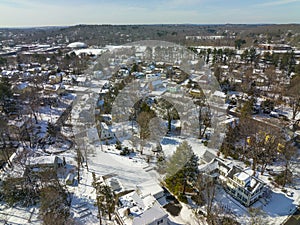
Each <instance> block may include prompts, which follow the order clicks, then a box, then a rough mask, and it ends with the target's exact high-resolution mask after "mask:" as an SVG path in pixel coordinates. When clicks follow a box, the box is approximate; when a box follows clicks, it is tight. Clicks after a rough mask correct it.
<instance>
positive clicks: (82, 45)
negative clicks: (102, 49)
mask: <svg viewBox="0 0 300 225" xmlns="http://www.w3.org/2000/svg"><path fill="white" fill-rule="evenodd" d="M67 47H68V48H86V47H87V44H85V43H83V42H73V43H71V44H69V45H68V46H67Z"/></svg>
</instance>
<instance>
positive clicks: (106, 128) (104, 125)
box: [101, 122, 109, 130]
mask: <svg viewBox="0 0 300 225" xmlns="http://www.w3.org/2000/svg"><path fill="white" fill-rule="evenodd" d="M101 129H104V130H109V128H108V126H107V124H106V123H104V122H101Z"/></svg>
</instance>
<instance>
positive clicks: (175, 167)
mask: <svg viewBox="0 0 300 225" xmlns="http://www.w3.org/2000/svg"><path fill="white" fill-rule="evenodd" d="M166 171H167V179H166V184H167V187H168V188H169V189H170V190H171V191H172V192H173V193H174V194H175V195H179V196H180V195H184V194H185V191H186V188H187V187H188V185H189V184H191V183H193V182H194V181H195V180H196V179H197V174H198V157H197V156H196V155H195V154H194V152H193V150H192V147H191V146H190V145H189V144H188V143H187V142H186V141H184V142H182V143H181V144H180V145H179V146H178V147H177V149H176V151H175V153H174V154H173V155H172V157H171V158H170V159H169V161H168V162H167V168H166Z"/></svg>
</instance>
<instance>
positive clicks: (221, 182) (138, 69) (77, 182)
mask: <svg viewBox="0 0 300 225" xmlns="http://www.w3.org/2000/svg"><path fill="white" fill-rule="evenodd" d="M183 29H184V30H185V31H186V32H185V33H183V32H180V31H181V30H183ZM133 30H135V31H140V32H132V31H133ZM109 31H111V32H109ZM163 31H166V32H165V33H164V32H163ZM87 34H91V35H90V36H89V35H87ZM151 35H152V36H151ZM0 127H1V129H0V209H1V210H0V222H1V224H66V225H67V224H104V225H105V224H107V225H113V224H118V225H160V224H161V225H179V224H180V225H186V224H190V225H196V224H203V225H206V224H209V225H211V224H212V225H219V224H220V225H221V224H228V225H229V224H234V225H235V224H236V225H237V224H241V225H243V224H275V225H277V224H278V225H280V224H284V225H293V224H299V223H300V220H299V213H300V212H299V210H300V209H299V205H300V166H299V165H300V164H299V163H300V155H299V153H300V26H299V25H297V24H292V25H257V26H254V25H232V24H228V25H122V26H121V25H113V26H108V25H77V26H70V27H49V28H44V29H39V28H26V29H25V28H24V29H21V28H20V29H17V28H16V29H10V28H1V29H0ZM53 221H55V223H54V222H53Z"/></svg>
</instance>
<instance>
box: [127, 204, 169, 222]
mask: <svg viewBox="0 0 300 225" xmlns="http://www.w3.org/2000/svg"><path fill="white" fill-rule="evenodd" d="M167 216H168V214H167V213H166V212H165V211H163V210H162V209H161V208H160V206H158V205H157V204H154V205H153V207H151V208H150V209H148V210H146V211H145V212H144V213H143V214H141V215H140V216H138V217H135V218H134V219H133V223H132V225H147V224H151V223H152V222H154V221H155V220H159V219H162V218H165V217H167Z"/></svg>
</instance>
